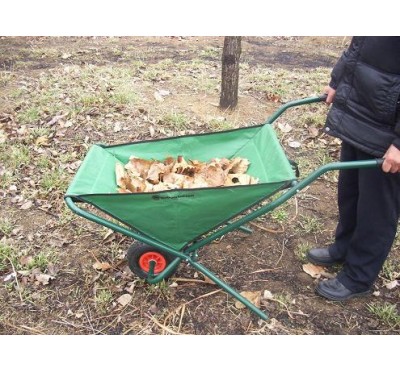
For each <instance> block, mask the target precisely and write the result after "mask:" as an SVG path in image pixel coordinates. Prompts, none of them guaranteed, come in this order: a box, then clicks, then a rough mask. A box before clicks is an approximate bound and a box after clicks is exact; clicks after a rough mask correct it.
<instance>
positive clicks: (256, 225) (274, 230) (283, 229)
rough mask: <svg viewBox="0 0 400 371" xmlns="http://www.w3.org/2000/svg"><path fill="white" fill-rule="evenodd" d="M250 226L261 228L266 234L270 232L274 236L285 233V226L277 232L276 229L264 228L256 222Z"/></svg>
mask: <svg viewBox="0 0 400 371" xmlns="http://www.w3.org/2000/svg"><path fill="white" fill-rule="evenodd" d="M249 224H251V225H254V226H255V227H257V228H260V229H262V230H263V231H265V232H269V233H273V234H279V233H283V232H285V228H284V227H283V226H282V229H281V230H276V229H269V228H265V227H262V226H261V225H258V224H256V223H254V222H249Z"/></svg>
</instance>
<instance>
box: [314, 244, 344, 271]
mask: <svg viewBox="0 0 400 371" xmlns="http://www.w3.org/2000/svg"><path fill="white" fill-rule="evenodd" d="M307 259H308V260H309V261H310V262H311V263H313V264H316V265H322V266H323V267H330V266H331V265H334V264H336V263H341V262H342V260H338V259H334V258H332V256H331V255H330V254H329V250H328V248H327V247H317V248H314V249H311V250H309V251H308V252H307Z"/></svg>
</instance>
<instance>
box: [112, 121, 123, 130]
mask: <svg viewBox="0 0 400 371" xmlns="http://www.w3.org/2000/svg"><path fill="white" fill-rule="evenodd" d="M121 129H122V125H121V123H120V122H119V121H117V122H116V123H115V124H114V133H118V132H120V131H121Z"/></svg>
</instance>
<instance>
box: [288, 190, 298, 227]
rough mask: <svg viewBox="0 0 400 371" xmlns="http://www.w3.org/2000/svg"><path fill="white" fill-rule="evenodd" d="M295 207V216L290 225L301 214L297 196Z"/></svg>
mask: <svg viewBox="0 0 400 371" xmlns="http://www.w3.org/2000/svg"><path fill="white" fill-rule="evenodd" d="M294 207H295V210H296V211H295V213H294V216H293V217H292V218H291V219H290V220H289V223H292V222H294V220H295V219H296V218H297V215H298V214H299V201H298V200H297V196H295V197H294Z"/></svg>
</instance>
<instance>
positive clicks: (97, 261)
mask: <svg viewBox="0 0 400 371" xmlns="http://www.w3.org/2000/svg"><path fill="white" fill-rule="evenodd" d="M89 252H90V253H91V254H92V256H93V258H94V260H96V263H99V264H101V262H100V261H99V259H97V258H96V255H94V253H93V251H89Z"/></svg>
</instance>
